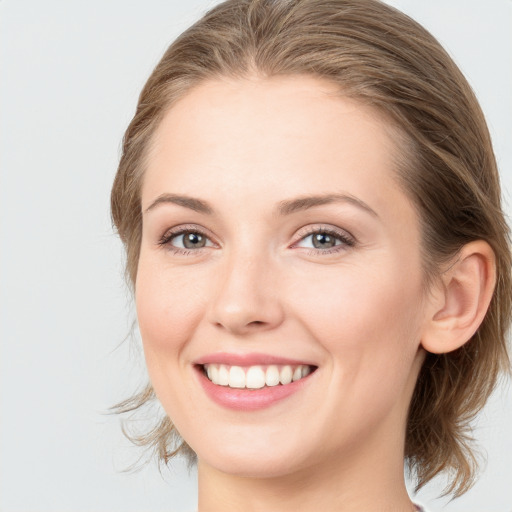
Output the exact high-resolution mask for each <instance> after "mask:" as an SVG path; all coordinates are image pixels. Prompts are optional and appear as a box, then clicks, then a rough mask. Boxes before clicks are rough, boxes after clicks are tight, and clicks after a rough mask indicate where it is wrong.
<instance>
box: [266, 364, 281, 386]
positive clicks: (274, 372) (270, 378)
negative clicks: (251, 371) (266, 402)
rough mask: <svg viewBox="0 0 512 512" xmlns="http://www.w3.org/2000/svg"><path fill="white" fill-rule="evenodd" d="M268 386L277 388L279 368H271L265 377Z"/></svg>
mask: <svg viewBox="0 0 512 512" xmlns="http://www.w3.org/2000/svg"><path fill="white" fill-rule="evenodd" d="M265 384H266V385H267V386H277V385H278V384H279V368H278V367H277V366H269V367H268V368H267V375H266V377H265Z"/></svg>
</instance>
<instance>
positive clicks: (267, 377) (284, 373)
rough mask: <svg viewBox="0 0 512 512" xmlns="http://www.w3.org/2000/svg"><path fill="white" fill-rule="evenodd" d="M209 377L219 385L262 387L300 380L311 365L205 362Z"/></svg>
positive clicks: (306, 374) (307, 372) (240, 387)
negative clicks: (243, 365)
mask: <svg viewBox="0 0 512 512" xmlns="http://www.w3.org/2000/svg"><path fill="white" fill-rule="evenodd" d="M204 369H205V372H206V375H207V376H208V379H210V380H211V381H212V382H213V383H214V384H217V385H218V386H229V387H230V388H237V389H243V388H248V389H260V388H263V387H265V386H278V385H279V384H281V385H283V386H285V385H287V384H290V383H291V382H295V381H297V380H300V379H302V378H304V377H306V376H308V375H309V374H310V373H311V367H310V366H309V365H305V364H301V365H298V366H291V365H283V366H277V365H270V366H268V367H267V368H266V370H265V369H264V367H262V366H259V365H255V366H249V367H241V366H229V365H225V364H205V365H204Z"/></svg>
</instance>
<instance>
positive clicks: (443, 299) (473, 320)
mask: <svg viewBox="0 0 512 512" xmlns="http://www.w3.org/2000/svg"><path fill="white" fill-rule="evenodd" d="M495 283H496V264H495V257H494V252H493V250H492V248H491V247H490V245H489V244H488V243H487V242H484V241H483V240H477V241H475V242H470V243H468V244H466V245H465V246H464V247H463V248H462V249H461V250H460V251H459V253H458V254H457V256H456V257H455V260H454V262H453V263H452V264H451V266H449V268H448V269H447V270H446V271H445V272H444V273H443V274H442V275H441V276H440V278H439V281H438V283H437V284H436V285H434V287H435V290H433V293H432V294H431V305H432V308H431V310H430V311H431V314H430V318H427V325H426V328H425V329H424V332H423V335H422V340H421V343H422V346H423V348H424V349H425V350H427V351H428V352H432V353H436V354H442V353H447V352H451V351H453V350H456V349H458V348H459V347H461V346H462V345H464V344H465V343H466V342H467V341H469V340H470V339H471V337H472V336H473V334H474V333H475V332H476V331H477V329H478V327H479V326H480V324H481V323H482V321H483V319H484V317H485V314H486V313H487V309H488V308H489V304H490V302H491V299H492V295H493V292H494V287H495Z"/></svg>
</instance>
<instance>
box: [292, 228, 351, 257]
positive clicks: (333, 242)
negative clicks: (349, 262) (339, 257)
mask: <svg viewBox="0 0 512 512" xmlns="http://www.w3.org/2000/svg"><path fill="white" fill-rule="evenodd" d="M301 234H302V233H301ZM354 245H355V240H354V238H353V237H351V236H350V235H349V234H348V233H345V232H342V231H341V230H340V231H338V230H335V229H332V228H313V229H311V228H309V229H308V231H307V232H306V234H305V235H302V238H301V239H300V240H299V241H298V242H297V243H296V244H294V247H303V248H306V249H316V251H313V252H327V253H332V252H336V251H338V250H343V249H346V248H347V247H353V246H354Z"/></svg>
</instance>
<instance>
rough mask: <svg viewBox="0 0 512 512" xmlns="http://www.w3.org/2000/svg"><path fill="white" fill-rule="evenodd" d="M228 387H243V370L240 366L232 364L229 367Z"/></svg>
mask: <svg viewBox="0 0 512 512" xmlns="http://www.w3.org/2000/svg"><path fill="white" fill-rule="evenodd" d="M228 386H229V387H230V388H245V372H244V370H243V369H242V368H241V367H240V366H232V367H231V368H230V369H229V384H228Z"/></svg>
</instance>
